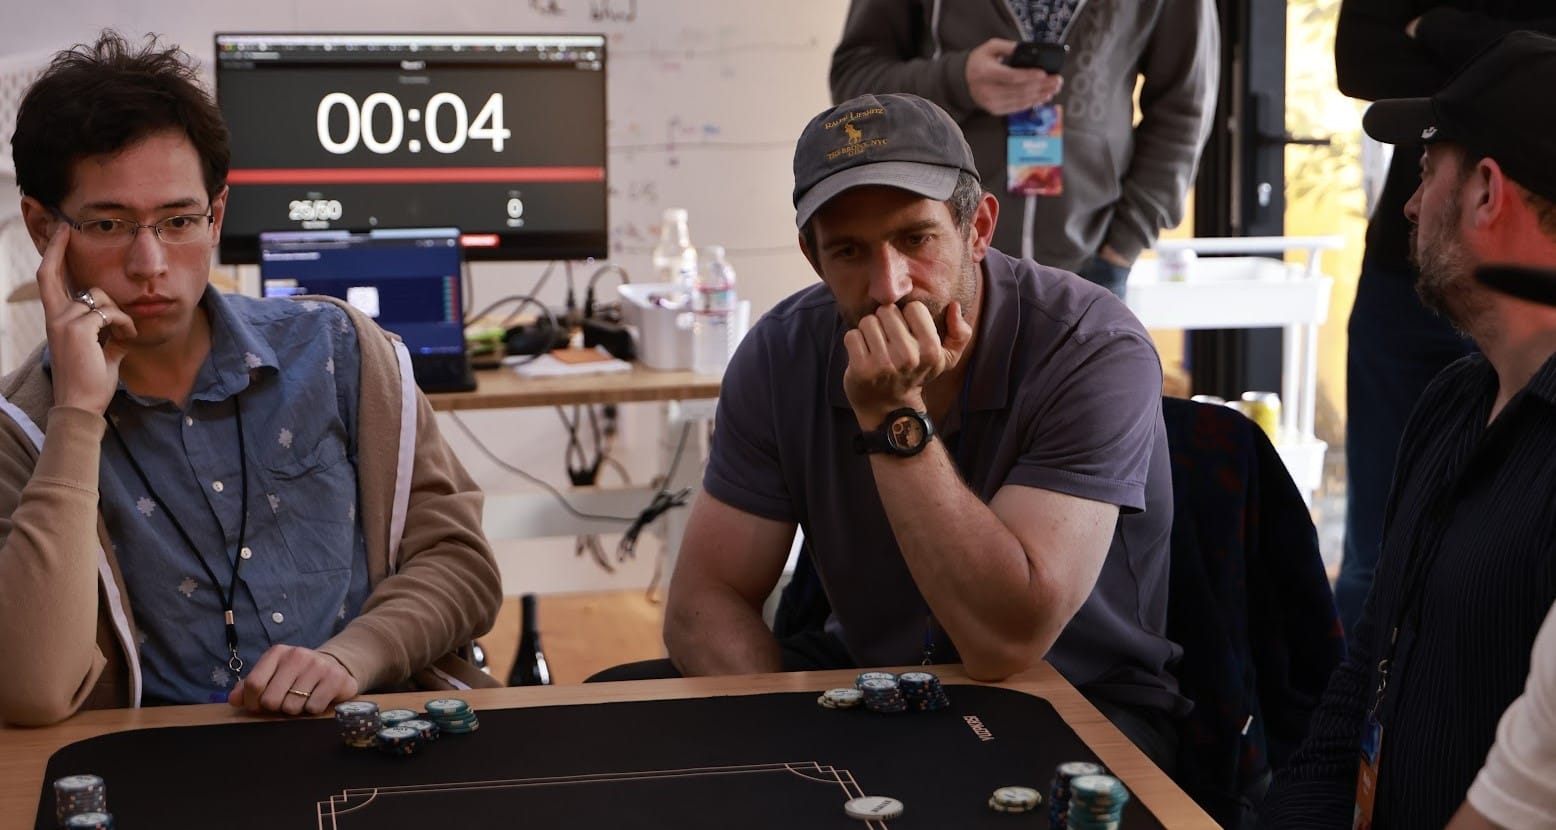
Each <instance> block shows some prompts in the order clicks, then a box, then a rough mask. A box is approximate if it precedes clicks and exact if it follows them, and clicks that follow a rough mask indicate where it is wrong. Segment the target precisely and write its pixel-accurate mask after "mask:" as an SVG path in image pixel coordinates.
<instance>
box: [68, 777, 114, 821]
mask: <svg viewBox="0 0 1556 830" xmlns="http://www.w3.org/2000/svg"><path fill="white" fill-rule="evenodd" d="M107 810H108V787H107V786H106V785H105V784H104V783H103V779H102V777H101V776H97V775H67V776H65V777H64V778H59V779H56V780H55V781H54V821H55V822H56V823H58V824H60V825H61V826H65V822H66V820H68V819H69V818H70V817H71V816H74V815H77V814H90V815H105V816H106V815H107ZM108 822H109V826H112V823H113V819H112V818H109V819H108Z"/></svg>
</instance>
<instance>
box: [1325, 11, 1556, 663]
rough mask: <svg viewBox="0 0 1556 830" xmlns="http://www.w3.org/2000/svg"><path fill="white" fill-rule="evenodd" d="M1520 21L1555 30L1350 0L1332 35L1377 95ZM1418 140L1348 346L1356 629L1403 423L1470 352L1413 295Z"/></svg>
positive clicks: (1395, 167)
mask: <svg viewBox="0 0 1556 830" xmlns="http://www.w3.org/2000/svg"><path fill="white" fill-rule="evenodd" d="M1515 29H1532V30H1537V31H1542V32H1545V33H1547V34H1556V10H1553V9H1552V7H1551V6H1550V4H1548V3H1542V2H1537V0H1480V2H1476V0H1460V2H1455V3H1439V2H1425V1H1424V0H1344V2H1342V3H1341V5H1340V21H1339V26H1338V28H1337V30H1336V32H1335V77H1336V79H1337V81H1338V83H1339V87H1340V91H1341V92H1342V93H1344V94H1346V95H1348V96H1350V97H1352V98H1358V99H1361V100H1363V101H1376V100H1379V99H1382V98H1410V97H1419V96H1424V95H1431V94H1432V93H1434V92H1436V91H1437V90H1438V89H1439V88H1440V87H1441V86H1442V85H1443V83H1444V82H1445V81H1447V80H1448V77H1449V76H1450V75H1451V74H1453V72H1454V71H1455V70H1457V69H1458V68H1459V67H1460V66H1462V65H1464V64H1465V63H1466V62H1468V61H1469V59H1470V58H1472V57H1474V56H1475V55H1476V53H1478V52H1480V51H1481V50H1482V49H1484V48H1486V47H1487V46H1489V45H1490V44H1491V43H1493V42H1494V41H1496V39H1497V38H1499V37H1501V36H1502V35H1504V34H1507V33H1508V32H1511V31H1513V30H1515ZM1420 161H1421V147H1420V145H1419V144H1415V145H1409V146H1401V147H1399V148H1397V149H1396V150H1395V152H1394V157H1393V161H1392V162H1391V163H1390V165H1389V170H1388V178H1387V179H1386V180H1385V182H1384V185H1383V193H1382V195H1381V196H1380V197H1379V198H1378V202H1377V205H1376V206H1375V208H1374V210H1373V213H1372V218H1371V220H1370V221H1369V222H1368V224H1367V249H1366V253H1365V254H1364V255H1363V257H1362V266H1361V274H1360V275H1359V276H1358V278H1357V280H1356V301H1355V305H1353V306H1352V308H1351V318H1350V323H1349V326H1348V328H1347V335H1346V336H1347V340H1348V345H1347V347H1346V391H1345V395H1346V431H1345V465H1346V466H1345V469H1346V485H1345V496H1346V509H1345V544H1344V553H1343V555H1342V559H1341V561H1340V578H1339V580H1338V581H1337V582H1336V583H1335V603H1336V604H1337V605H1338V606H1339V608H1340V621H1341V623H1342V624H1343V625H1344V626H1345V633H1346V635H1347V636H1352V635H1354V634H1355V629H1356V625H1357V623H1358V622H1359V621H1360V619H1361V613H1362V604H1363V603H1365V602H1366V600H1367V592H1368V591H1369V590H1370V589H1371V588H1372V574H1373V568H1374V567H1375V566H1376V564H1377V561H1378V551H1379V550H1380V546H1381V544H1382V535H1383V506H1384V503H1385V502H1386V501H1387V500H1388V494H1389V484H1390V482H1391V481H1392V480H1393V476H1394V463H1395V459H1396V451H1397V450H1398V448H1399V440H1400V436H1401V435H1402V434H1403V432H1404V429H1405V420H1406V418H1408V417H1409V416H1410V411H1411V409H1412V408H1413V407H1414V406H1415V403H1416V401H1417V400H1418V399H1419V398H1420V397H1421V392H1422V390H1424V389H1425V388H1426V385H1427V383H1428V382H1430V381H1431V379H1432V378H1433V377H1435V376H1436V375H1437V373H1438V372H1440V371H1442V369H1443V368H1444V367H1446V366H1447V365H1448V364H1450V363H1452V362H1453V361H1455V360H1457V359H1459V358H1460V357H1463V356H1464V355H1466V354H1468V353H1469V352H1470V351H1471V350H1473V349H1474V345H1473V344H1471V343H1470V342H1469V341H1468V340H1466V339H1465V338H1464V337H1462V336H1461V335H1460V334H1459V333H1458V332H1456V331H1454V328H1453V326H1452V325H1451V324H1450V323H1449V322H1448V320H1446V319H1445V318H1443V317H1441V316H1438V315H1436V314H1434V313H1432V312H1431V311H1430V310H1428V309H1427V308H1426V307H1425V306H1423V305H1422V304H1421V300H1420V298H1419V297H1417V296H1416V291H1415V284H1416V280H1417V271H1416V268H1415V266H1414V265H1413V264H1412V262H1411V260H1410V234H1411V226H1410V223H1409V221H1408V220H1406V218H1405V212H1404V208H1405V202H1406V201H1407V200H1408V199H1409V198H1410V195H1411V194H1412V193H1414V192H1415V190H1416V187H1418V186H1419V185H1420V183H1421V168H1420Z"/></svg>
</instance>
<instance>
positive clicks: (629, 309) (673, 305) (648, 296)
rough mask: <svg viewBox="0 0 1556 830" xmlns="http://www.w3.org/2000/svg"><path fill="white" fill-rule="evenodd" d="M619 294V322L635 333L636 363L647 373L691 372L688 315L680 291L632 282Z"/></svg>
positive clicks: (671, 285) (675, 287)
mask: <svg viewBox="0 0 1556 830" xmlns="http://www.w3.org/2000/svg"><path fill="white" fill-rule="evenodd" d="M617 290H618V291H619V292H621V300H622V303H621V318H622V321H623V322H625V323H626V324H627V325H629V326H632V327H633V328H634V329H636V330H637V342H638V362H639V363H642V364H643V365H644V366H647V367H648V368H650V369H690V368H692V315H691V312H690V311H688V310H687V308H686V301H685V299H684V298H685V294H684V293H683V292H682V290H681V287H680V286H678V285H676V284H675V283H669V282H633V283H626V284H623V285H621V286H619V287H618V288H617Z"/></svg>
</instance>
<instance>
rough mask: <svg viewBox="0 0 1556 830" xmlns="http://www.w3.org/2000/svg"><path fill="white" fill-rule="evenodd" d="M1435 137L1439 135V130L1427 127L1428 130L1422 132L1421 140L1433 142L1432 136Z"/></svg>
mask: <svg viewBox="0 0 1556 830" xmlns="http://www.w3.org/2000/svg"><path fill="white" fill-rule="evenodd" d="M1435 135H1437V128H1436V127H1427V128H1426V129H1424V130H1422V131H1421V140H1422V141H1431V140H1432V136H1435Z"/></svg>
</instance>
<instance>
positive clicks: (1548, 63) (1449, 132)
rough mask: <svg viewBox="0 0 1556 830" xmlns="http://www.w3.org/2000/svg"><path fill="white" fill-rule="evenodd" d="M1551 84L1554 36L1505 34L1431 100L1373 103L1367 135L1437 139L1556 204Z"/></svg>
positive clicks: (1399, 140)
mask: <svg viewBox="0 0 1556 830" xmlns="http://www.w3.org/2000/svg"><path fill="white" fill-rule="evenodd" d="M1553 89H1556V38H1552V37H1548V36H1546V35H1542V34H1539V33H1537V32H1526V31H1518V32H1511V33H1509V34H1506V35H1503V36H1502V37H1501V38H1499V39H1498V40H1497V41H1496V42H1495V43H1493V44H1492V45H1490V46H1488V47H1487V48H1486V49H1485V50H1484V51H1482V52H1481V53H1480V54H1478V55H1476V56H1475V57H1474V58H1473V59H1471V60H1470V62H1469V63H1467V64H1465V65H1464V66H1463V67H1462V68H1461V69H1460V70H1459V71H1458V72H1457V73H1455V74H1454V75H1453V77H1451V78H1449V79H1448V82H1447V83H1446V84H1444V85H1443V88H1442V89H1441V90H1439V91H1438V92H1437V94H1436V95H1433V96H1431V97H1430V98H1395V99H1390V100H1385V101H1378V102H1377V103H1375V104H1373V105H1372V106H1371V107H1368V108H1367V112H1366V114H1365V115H1363V116H1362V128H1363V129H1365V130H1366V131H1367V135H1370V136H1372V137H1373V138H1375V139H1377V140H1378V141H1381V142H1383V143H1385V144H1406V145H1420V144H1431V143H1434V142H1439V141H1447V142H1452V143H1454V144H1458V145H1461V146H1463V147H1465V148H1467V149H1469V150H1472V151H1474V152H1475V153H1478V154H1480V155H1481V156H1484V157H1486V158H1490V159H1494V160H1495V161H1496V162H1497V164H1499V165H1501V167H1502V169H1503V170H1504V171H1506V172H1507V175H1508V176H1510V177H1512V179H1513V180H1514V181H1516V182H1518V183H1519V184H1520V185H1522V186H1523V187H1525V188H1527V189H1528V190H1530V191H1531V192H1533V193H1536V194H1538V195H1540V196H1543V197H1545V198H1547V199H1551V200H1553V201H1556V110H1553V109H1552V108H1551V107H1550V106H1549V105H1548V103H1545V104H1542V103H1540V102H1541V101H1543V100H1544V98H1545V96H1546V95H1549V94H1551V91H1552V90H1553Z"/></svg>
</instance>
